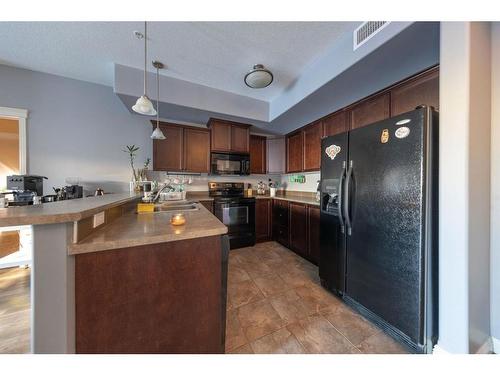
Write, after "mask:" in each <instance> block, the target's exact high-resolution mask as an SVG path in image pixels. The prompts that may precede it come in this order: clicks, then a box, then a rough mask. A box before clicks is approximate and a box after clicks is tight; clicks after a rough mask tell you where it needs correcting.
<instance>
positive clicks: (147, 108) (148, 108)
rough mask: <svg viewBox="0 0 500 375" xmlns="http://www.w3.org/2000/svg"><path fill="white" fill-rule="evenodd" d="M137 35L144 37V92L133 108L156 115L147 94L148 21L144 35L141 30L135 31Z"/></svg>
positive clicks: (145, 113) (144, 113)
mask: <svg viewBox="0 0 500 375" xmlns="http://www.w3.org/2000/svg"><path fill="white" fill-rule="evenodd" d="M134 34H135V36H136V37H137V38H138V39H144V94H143V95H142V96H141V97H140V98H139V99H137V102H136V103H135V105H134V106H133V107H132V109H133V110H134V111H135V112H137V113H139V114H141V115H147V116H154V115H156V111H155V108H154V107H153V103H151V100H149V98H148V96H147V82H146V81H147V80H146V75H147V71H146V67H147V57H148V50H147V44H148V30H147V22H144V35H142V34H141V33H140V32H137V31H136V32H134Z"/></svg>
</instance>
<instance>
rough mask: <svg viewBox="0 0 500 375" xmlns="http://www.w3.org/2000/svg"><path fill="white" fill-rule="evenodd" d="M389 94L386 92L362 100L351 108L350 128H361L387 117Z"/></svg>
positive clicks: (388, 113) (388, 114)
mask: <svg viewBox="0 0 500 375" xmlns="http://www.w3.org/2000/svg"><path fill="white" fill-rule="evenodd" d="M390 99H391V96H390V94H389V93H388V92H386V93H383V94H380V95H377V96H375V97H372V98H369V99H367V100H364V101H362V102H360V103H358V104H356V105H355V106H354V107H353V108H352V109H351V129H357V128H362V127H363V126H366V125H369V124H371V123H373V122H377V121H380V120H384V119H386V118H389V117H390V115H391V112H390V106H391V103H390Z"/></svg>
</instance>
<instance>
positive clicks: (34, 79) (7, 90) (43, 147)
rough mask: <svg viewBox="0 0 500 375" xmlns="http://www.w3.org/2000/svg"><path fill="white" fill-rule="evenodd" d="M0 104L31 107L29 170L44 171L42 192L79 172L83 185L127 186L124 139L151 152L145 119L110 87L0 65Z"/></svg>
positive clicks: (117, 188) (144, 152)
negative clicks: (124, 103)
mask: <svg viewBox="0 0 500 375" xmlns="http://www.w3.org/2000/svg"><path fill="white" fill-rule="evenodd" d="M0 106H3V107H15V108H24V109H27V110H28V111H29V117H28V121H27V135H28V150H27V154H28V173H32V174H40V175H44V176H47V177H48V178H49V179H48V181H46V183H45V187H44V193H45V194H49V193H50V192H51V191H52V186H60V185H63V184H65V177H70V176H79V177H81V178H82V180H83V183H84V187H85V188H86V189H88V190H94V189H95V187H96V186H101V187H102V188H103V189H104V190H105V191H127V190H128V181H130V177H131V173H130V169H129V164H128V159H127V155H126V154H125V153H123V152H122V151H121V149H122V148H123V147H124V146H125V145H127V144H136V145H139V146H140V147H141V150H140V153H139V155H138V158H137V162H138V164H139V165H141V164H142V163H143V162H144V160H145V158H146V157H150V156H151V148H152V143H151V140H150V139H149V135H150V134H151V125H150V123H149V120H148V118H146V117H142V116H140V115H132V114H131V113H130V112H129V111H128V110H127V109H126V108H125V106H124V105H123V103H122V102H121V101H120V100H119V98H118V97H117V96H116V95H115V94H114V93H113V90H112V88H111V87H107V86H101V85H97V84H93V83H86V82H83V81H77V80H73V79H68V78H62V77H58V76H54V75H50V74H45V73H39V72H33V71H28V70H24V69H18V68H13V67H8V66H5V65H0Z"/></svg>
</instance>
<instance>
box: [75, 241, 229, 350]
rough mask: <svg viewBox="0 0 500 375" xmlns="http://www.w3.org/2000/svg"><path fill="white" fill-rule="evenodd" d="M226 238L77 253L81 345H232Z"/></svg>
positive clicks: (205, 347)
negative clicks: (228, 334)
mask: <svg viewBox="0 0 500 375" xmlns="http://www.w3.org/2000/svg"><path fill="white" fill-rule="evenodd" d="M223 241H224V238H221V237H220V236H212V237H204V238H197V239H191V240H184V241H174V242H166V243H160V244H154V245H144V246H137V247H129V248H123V249H116V250H108V251H100V252H94V253H88V254H79V255H76V256H75V304H76V322H75V323H76V353H103V354H111V353H224V337H225V334H224V333H225V318H226V316H225V314H226V284H225V280H226V276H227V274H226V273H225V272H226V271H225V267H226V264H227V263H226V262H227V259H226V255H225V251H224V250H222V247H221V246H222V242H223Z"/></svg>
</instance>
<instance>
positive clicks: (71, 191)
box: [65, 185, 83, 199]
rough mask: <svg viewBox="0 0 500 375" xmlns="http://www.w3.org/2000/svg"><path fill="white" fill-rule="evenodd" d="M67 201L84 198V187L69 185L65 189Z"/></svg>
mask: <svg viewBox="0 0 500 375" xmlns="http://www.w3.org/2000/svg"><path fill="white" fill-rule="evenodd" d="M65 191H66V199H76V198H83V186H81V185H68V186H66V187H65Z"/></svg>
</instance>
